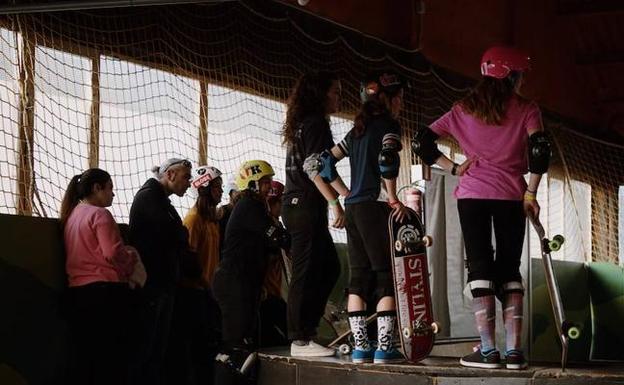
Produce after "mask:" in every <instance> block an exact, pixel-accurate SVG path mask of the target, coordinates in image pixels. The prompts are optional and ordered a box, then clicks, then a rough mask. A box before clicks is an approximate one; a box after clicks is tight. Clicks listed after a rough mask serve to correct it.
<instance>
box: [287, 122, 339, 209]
mask: <svg viewBox="0 0 624 385" xmlns="http://www.w3.org/2000/svg"><path fill="white" fill-rule="evenodd" d="M333 146H334V139H333V138H332V134H331V129H330V128H329V122H328V121H327V119H326V118H325V117H324V116H308V117H306V118H305V119H303V121H302V122H301V123H299V127H298V128H297V131H296V132H295V140H294V143H290V144H289V145H288V149H287V151H286V186H285V189H284V197H283V198H282V199H283V202H284V204H291V203H292V201H293V199H294V198H296V199H299V200H304V201H312V200H315V201H321V202H324V201H325V199H324V198H323V195H322V194H321V193H320V192H319V191H318V189H317V188H316V186H315V185H314V182H312V181H311V180H310V178H309V177H308V175H307V174H306V173H305V172H304V171H303V162H304V161H305V159H306V158H307V157H308V156H310V155H311V154H320V153H321V152H323V151H324V150H329V149H331V148H332V147H333Z"/></svg>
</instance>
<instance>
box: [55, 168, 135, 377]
mask: <svg viewBox="0 0 624 385" xmlns="http://www.w3.org/2000/svg"><path fill="white" fill-rule="evenodd" d="M114 196H115V194H113V182H112V180H111V177H110V175H109V174H108V173H107V172H106V171H104V170H100V169H98V168H92V169H89V170H87V171H85V172H83V173H82V174H80V175H76V176H74V177H73V178H72V180H71V182H70V183H69V186H68V187H67V191H66V193H65V196H64V198H63V203H62V205H61V212H60V214H61V215H60V221H61V224H62V226H63V235H64V239H65V251H66V271H67V275H68V281H69V298H70V307H71V310H70V320H69V324H70V334H71V336H72V337H73V341H72V342H73V344H72V347H74V348H75V351H74V352H73V353H74V354H73V357H72V359H71V365H70V373H69V375H70V377H71V382H72V383H77V384H113V383H114V384H126V383H128V382H129V381H130V370H129V356H128V353H129V352H130V351H131V350H132V346H130V345H131V344H129V343H128V341H129V336H130V335H129V333H128V331H129V326H130V322H131V319H132V317H131V298H132V292H131V287H135V286H137V285H139V286H142V284H143V283H144V282H145V273H144V270H142V264H141V262H140V259H139V255H138V253H137V251H136V250H135V249H134V248H132V247H129V246H124V243H123V240H122V239H121V235H120V233H119V228H118V226H117V223H115V220H114V219H113V216H112V215H111V213H110V212H109V211H108V210H107V209H106V207H108V206H110V205H111V204H112V202H113V197H114Z"/></svg>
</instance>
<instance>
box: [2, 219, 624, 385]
mask: <svg viewBox="0 0 624 385" xmlns="http://www.w3.org/2000/svg"><path fill="white" fill-rule="evenodd" d="M120 228H121V229H122V233H123V232H124V230H125V229H126V226H124V225H122V226H120ZM0 234H2V248H0V309H2V311H1V313H0V314H1V316H0V342H1V343H0V384H2V385H26V384H28V385H36V384H62V383H63V381H62V377H63V374H64V370H65V366H66V357H67V350H68V347H67V325H66V322H65V318H64V315H63V308H62V300H61V299H62V294H63V290H64V288H65V286H66V277H65V272H64V251H63V241H62V236H61V230H60V227H59V225H58V221H57V220H56V219H46V218H37V217H25V216H16V215H7V214H0ZM336 247H337V250H338V255H339V257H340V261H341V264H342V274H341V276H340V278H339V282H338V284H337V285H336V287H335V289H334V291H333V292H332V295H331V299H332V300H333V301H337V302H339V301H341V300H344V291H343V290H344V287H346V285H347V283H348V264H347V253H346V245H344V244H337V245H336ZM532 264H533V266H532V271H533V275H534V277H533V279H532V281H531V287H532V290H533V291H534V296H533V297H534V301H533V303H532V306H531V309H530V312H529V315H530V316H531V317H532V322H533V324H534V326H533V330H532V332H531V347H532V348H533V349H532V351H531V360H534V361H552V362H557V361H558V360H559V346H558V345H557V342H556V335H555V332H554V330H555V329H554V328H555V327H554V324H553V323H552V320H551V319H552V315H551V310H550V303H549V302H548V301H549V300H548V296H547V293H546V291H545V290H546V289H545V283H544V279H543V268H542V266H541V260H539V259H536V260H533V261H532ZM555 269H556V271H557V278H558V279H559V282H560V285H561V293H562V297H563V301H564V305H565V307H566V312H567V314H568V315H569V318H570V319H572V320H573V321H576V322H579V323H581V324H582V328H583V329H582V331H581V332H582V335H581V337H580V340H576V341H574V343H573V344H572V345H571V346H570V358H571V361H573V362H584V361H588V360H589V359H590V358H591V359H592V360H595V359H597V360H618V359H619V360H622V359H623V356H622V353H621V346H622V343H623V342H624V341H623V338H624V333H623V332H622V329H621V325H623V324H624V271H623V269H622V268H621V267H618V266H616V265H612V264H606V263H592V264H589V265H585V264H582V263H571V262H562V261H555ZM540 276H541V278H540ZM590 296H591V301H590ZM590 303H591V308H590ZM592 312H593V317H592ZM577 341H578V342H577ZM590 354H591V356H590Z"/></svg>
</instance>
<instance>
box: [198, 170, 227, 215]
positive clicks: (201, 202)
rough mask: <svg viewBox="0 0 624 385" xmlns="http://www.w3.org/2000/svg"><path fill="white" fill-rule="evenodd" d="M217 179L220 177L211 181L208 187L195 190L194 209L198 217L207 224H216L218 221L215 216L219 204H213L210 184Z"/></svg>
mask: <svg viewBox="0 0 624 385" xmlns="http://www.w3.org/2000/svg"><path fill="white" fill-rule="evenodd" d="M219 178H221V177H218V178H215V179H213V180H211V181H210V183H209V184H208V186H206V187H200V188H199V189H197V194H198V196H197V200H196V201H195V208H196V209H197V214H199V217H200V218H201V219H203V220H205V221H208V222H216V221H217V220H219V218H218V215H217V205H218V204H219V202H215V200H214V199H213V197H212V192H211V187H212V186H211V184H212V183H213V182H214V181H215V180H217V179H219Z"/></svg>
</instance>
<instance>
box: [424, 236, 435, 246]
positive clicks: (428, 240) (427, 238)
mask: <svg viewBox="0 0 624 385" xmlns="http://www.w3.org/2000/svg"><path fill="white" fill-rule="evenodd" d="M422 241H423V244H424V245H425V247H431V245H433V238H431V236H430V235H425V236H424V237H423V239H422Z"/></svg>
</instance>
